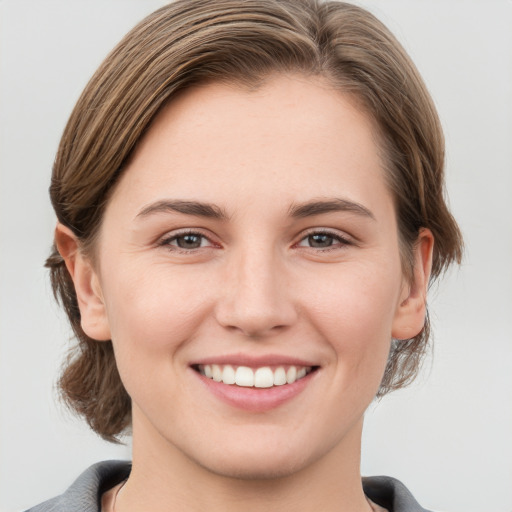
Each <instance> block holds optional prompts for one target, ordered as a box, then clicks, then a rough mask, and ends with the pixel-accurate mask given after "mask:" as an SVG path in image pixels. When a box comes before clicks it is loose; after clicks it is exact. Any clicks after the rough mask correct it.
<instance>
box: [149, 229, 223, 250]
mask: <svg viewBox="0 0 512 512" xmlns="http://www.w3.org/2000/svg"><path fill="white" fill-rule="evenodd" d="M186 236H195V237H200V238H201V239H202V240H207V241H208V242H209V243H210V244H211V245H209V246H207V247H206V248H211V247H214V246H215V245H217V244H215V243H214V242H212V240H211V239H210V238H209V237H207V236H206V235H205V234H203V233H201V232H200V231H197V230H194V229H187V230H184V231H180V232H178V233H173V234H172V235H170V236H166V237H164V238H162V239H161V240H160V241H159V242H158V246H159V247H166V248H167V249H169V250H170V251H175V252H179V253H182V254H190V253H192V252H195V251H197V250H198V249H204V248H205V247H203V246H199V247H195V248H191V249H185V248H183V247H179V246H177V245H172V242H174V241H176V240H178V239H179V238H183V237H186ZM201 243H202V242H201Z"/></svg>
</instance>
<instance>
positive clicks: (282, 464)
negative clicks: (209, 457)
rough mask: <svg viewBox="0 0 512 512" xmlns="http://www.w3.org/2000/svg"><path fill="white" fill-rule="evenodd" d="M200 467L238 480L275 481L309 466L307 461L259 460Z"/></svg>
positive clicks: (235, 461) (243, 459) (223, 462)
mask: <svg viewBox="0 0 512 512" xmlns="http://www.w3.org/2000/svg"><path fill="white" fill-rule="evenodd" d="M200 465H201V466H202V467H203V469H206V470H207V471H209V472H210V473H213V474H215V475H218V476H221V477H224V478H230V479H237V480H252V481H254V480H275V479H280V478H286V477H288V476H290V475H293V474H295V473H297V472H299V471H300V470H301V469H303V468H304V467H305V466H306V465H307V464H306V462H305V461H298V460H287V461H279V462H278V461H275V460H272V461H271V460H268V459H267V460H259V458H254V459H251V458H249V459H247V458H245V457H244V458H239V459H237V460H233V459H232V460H229V461H216V463H215V464H207V463H205V462H203V463H201V462H200Z"/></svg>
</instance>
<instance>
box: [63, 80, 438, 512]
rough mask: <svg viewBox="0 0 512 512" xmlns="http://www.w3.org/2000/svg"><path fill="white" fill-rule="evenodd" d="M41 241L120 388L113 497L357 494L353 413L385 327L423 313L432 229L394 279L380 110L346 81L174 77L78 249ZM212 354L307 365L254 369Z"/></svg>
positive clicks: (121, 502) (407, 330) (339, 499)
mask: <svg viewBox="0 0 512 512" xmlns="http://www.w3.org/2000/svg"><path fill="white" fill-rule="evenodd" d="M205 205H206V206H205ZM56 240H57V244H58V247H59V250H60V252H61V254H62V255H63V256H64V258H65V260H66V263H67V267H68V269H69V271H70V273H71V275H72V277H73V279H74V282H75V287H76V290H77V294H78V299H79V305H80V311H81V316H82V326H83V329H84V331H85V332H86V333H87V334H88V335H89V336H91V337H92V338H94V339H97V340H108V339H112V342H113V345H114V350H115V355H116V361H117V364H118V368H119V372H120V375H121V378H122V380H123V383H124V385H125V387H126V389H127V391H128V393H129V394H130V396H131V398H132V404H133V470H132V473H131V475H130V478H129V479H128V481H127V483H126V485H125V486H124V487H123V489H122V492H121V493H120V494H119V496H118V499H117V503H116V510H117V511H118V512H119V511H121V512H123V511H126V512H129V511H136V510H139V511H142V510H153V511H156V512H159V511H162V512H163V511H172V510H180V511H200V510H210V511H223V512H226V511H235V510H240V509H241V508H242V507H243V510H245V511H262V510H269V509H270V510H275V511H281V510H282V511H289V510H294V511H311V510H322V511H326V512H329V511H340V510H346V511H351V512H352V511H368V510H369V504H368V502H367V500H366V499H365V496H364V494H363V492H362V487H361V479H360V469H359V464H360V443H361V431H362V423H363V414H364V411H365V410H366V408H367V407H368V405H369V404H370V402H371V401H372V399H373V397H374V396H375V394H376V392H377V390H378V387H379V383H380V381H381V378H382V375H383V372H384V368H385V365H386V360H387V356H388V352H389V348H390V340H391V337H395V338H398V339H406V338H410V337H412V336H414V335H416V334H417V333H418V332H419V331H420V330H421V328H422V326H423V322H424V317H425V295H426V286H427V283H428V278H429V272H430V264H431V254H432V245H433V239H432V235H431V233H430V232H429V231H428V230H422V231H421V232H420V235H419V238H418V243H417V245H416V247H415V249H414V260H415V267H414V271H413V279H412V281H408V280H406V279H405V278H404V274H403V271H402V268H401V262H400V253H399V249H398V247H399V245H398V232H397V224H396V217H395V211H394V207H393V200H392V197H391V194H390V192H389V190H388V188H387V186H386V183H385V177H384V171H383V165H382V161H381V157H380V153H379V150H378V147H377V145H376V129H375V126H374V124H373V123H372V122H371V121H370V120H369V119H368V117H367V116H366V115H365V114H364V113H363V112H362V111H361V109H359V108H357V106H356V105H355V103H354V102H353V101H352V100H351V99H350V98H349V97H347V96H345V95H343V94H341V93H340V92H339V91H336V90H334V89H333V88H332V87H330V86H329V85H328V84H327V82H326V81H323V80H321V79H319V78H315V79H313V78H304V77H300V76H275V77H272V78H270V79H268V80H266V81H265V83H264V84H263V85H262V86H261V87H259V88H258V89H257V90H255V91H248V90H246V89H243V88H241V87H238V86H234V85H232V86H228V85H226V84H208V85H204V86H201V87H197V88H195V89H192V90H190V91H187V92H186V93H184V94H182V95H181V96H180V97H179V98H177V99H175V100H174V101H173V102H172V103H171V104H170V106H169V107H168V108H166V109H164V110H163V111H162V112H161V113H160V114H159V116H158V117H157V119H156V120H155V121H154V123H153V124H152V126H151V128H150V130H149V131H148V133H147V134H146V135H145V137H144V139H143V140H142V141H141V143H140V145H139V146H138V148H137V151H136V152H135V154H134V157H133V158H132V159H131V160H130V163H129V165H128V166H127V168H126V169H125V171H124V173H123V175H122V177H121V179H120V182H119V183H118V184H117V185H116V188H115V190H114V193H113V195H112V197H111V199H110V201H109V203H108V206H107V209H106V212H105V215H104V219H103V223H102V226H101V231H100V234H99V239H98V241H97V245H96V247H95V257H94V263H92V262H91V260H90V259H89V258H87V257H86V256H85V255H84V254H83V253H82V252H81V251H80V248H79V244H78V242H77V240H76V239H75V238H74V236H73V235H72V234H71V233H70V231H69V230H67V229H66V228H65V227H63V226H58V227H57V236H56ZM212 365H217V366H218V367H219V368H220V370H221V371H222V370H224V371H226V372H228V373H229V371H228V370H229V369H228V370H225V368H226V367H227V366H231V367H232V368H233V369H234V370H236V368H237V367H238V366H244V367H249V368H251V369H252V370H253V372H255V371H256V370H257V369H258V368H265V369H264V370H261V372H262V373H261V375H263V374H268V368H270V370H271V371H272V372H273V373H270V375H273V378H276V379H277V380H279V379H280V378H281V379H282V375H283V371H284V373H286V372H287V371H288V370H290V368H291V367H295V370H294V369H292V370H290V371H291V373H292V374H293V373H294V372H295V371H297V372H300V371H301V370H302V369H303V368H304V370H305V371H306V373H307V374H306V376H305V377H303V378H299V379H298V380H296V381H295V382H293V378H292V379H291V381H292V382H291V383H290V384H288V383H286V384H282V385H281V384H280V385H274V386H272V387H264V388H255V387H247V386H245V385H237V384H236V383H235V384H227V383H224V382H222V381H221V382H216V381H215V380H212V378H210V377H209V376H207V375H204V373H208V369H206V366H209V367H210V369H212V368H213V367H212ZM279 368H282V370H280V369H279ZM304 370H302V372H304ZM249 373H250V374H252V372H249ZM256 373H258V372H256ZM279 374H280V375H281V377H279ZM226 375H227V374H226ZM224 377H225V375H224ZM271 378H272V377H271ZM226 380H228V379H227V378H226Z"/></svg>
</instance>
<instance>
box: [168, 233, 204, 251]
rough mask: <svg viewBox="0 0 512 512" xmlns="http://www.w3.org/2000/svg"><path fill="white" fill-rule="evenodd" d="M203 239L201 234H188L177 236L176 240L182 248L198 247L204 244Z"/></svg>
mask: <svg viewBox="0 0 512 512" xmlns="http://www.w3.org/2000/svg"><path fill="white" fill-rule="evenodd" d="M203 240H204V237H203V236H201V235H194V234H187V235H181V236H177V237H176V238H175V239H174V242H175V243H176V245H177V246H178V247H179V248H180V249H198V248H199V247H201V246H202V245H203Z"/></svg>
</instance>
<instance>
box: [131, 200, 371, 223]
mask: <svg viewBox="0 0 512 512" xmlns="http://www.w3.org/2000/svg"><path fill="white" fill-rule="evenodd" d="M330 212H349V213H355V214H356V215H360V216H362V217H367V218H370V219H373V220H375V215H373V213H372V212H371V211H370V210H368V208H366V207H365V206H363V205H362V204H359V203H355V202H353V201H349V200H347V199H339V198H330V199H322V200H317V201H308V202H306V203H300V204H294V205H292V206H291V207H290V208H289V210H288V213H289V215H290V216H291V217H293V218H299V219H302V218H305V217H312V216H314V215H321V214H323V213H330ZM155 213H183V214H185V215H194V216H197V217H206V218H209V219H218V220H227V219H228V218H229V216H228V215H227V213H226V212H225V211H224V210H223V209H222V208H220V207H219V206H217V205H215V204H211V203H203V202H200V201H182V200H171V199H165V200H161V201H156V202H155V203H151V204H150V205H148V206H145V207H144V208H143V209H142V210H141V211H140V212H139V213H138V214H137V217H147V216H149V215H152V214H155Z"/></svg>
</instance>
